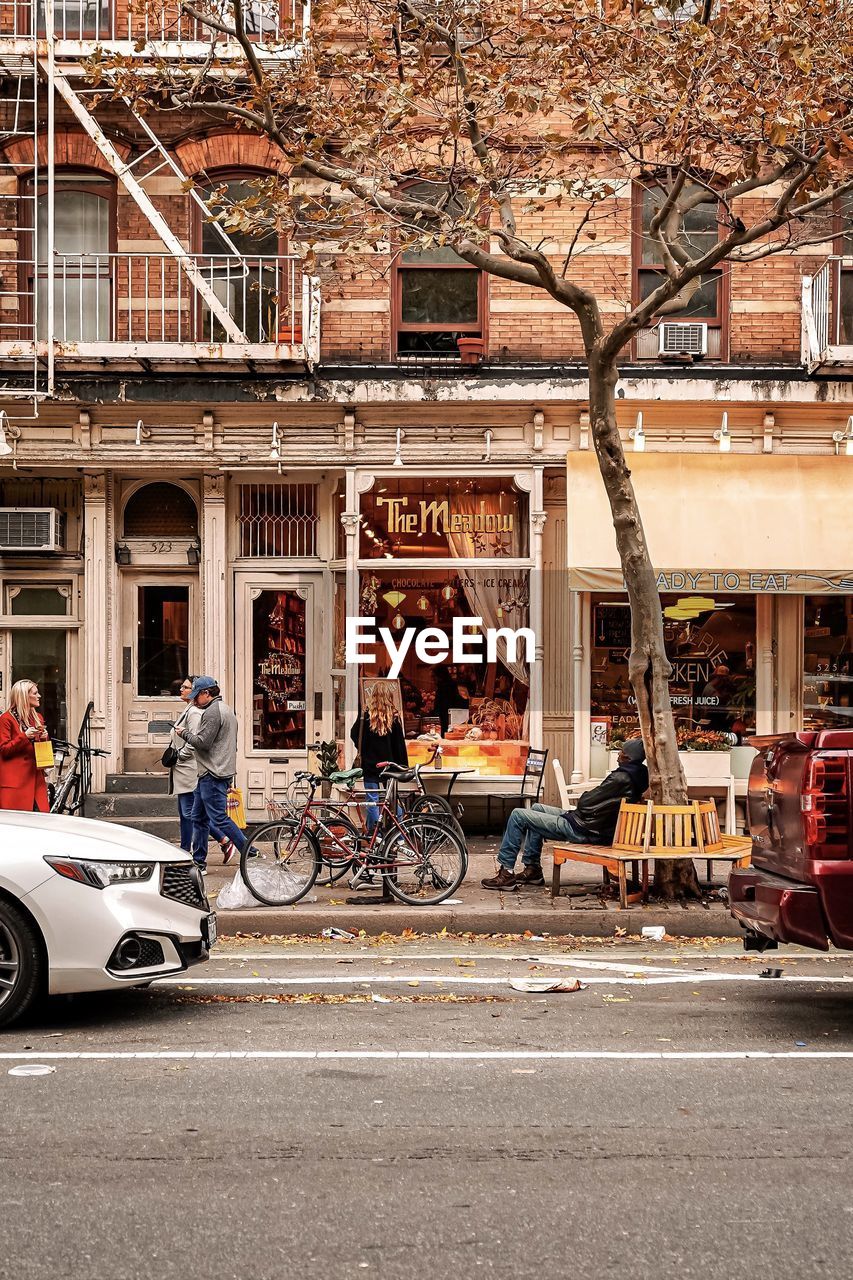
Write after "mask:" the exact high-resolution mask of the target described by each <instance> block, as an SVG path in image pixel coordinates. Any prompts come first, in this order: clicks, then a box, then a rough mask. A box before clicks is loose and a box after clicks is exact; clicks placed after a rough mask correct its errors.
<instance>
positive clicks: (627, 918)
mask: <svg viewBox="0 0 853 1280" xmlns="http://www.w3.org/2000/svg"><path fill="white" fill-rule="evenodd" d="M217 925H218V929H219V936H220V937H222V938H225V937H233V935H234V934H236V933H243V934H259V935H277V936H284V937H287V936H299V935H303V936H304V935H319V934H321V933H322V931H323V930H324V929H328V928H329V927H330V926H333V927H335V928H337V929H345V930H347V931H348V932H349V933H355V934H357V933H359V932H360V931H361V930H363V931H364V932H365V933H366V934H369V935H371V936H375V935H377V934H380V933H390V934H396V935H399V934H401V933H402V932H403V930H404V929H411V930H413V931H414V932H416V933H427V934H435V933H440V932H441V931H442V929H446V930H447V932H448V933H449V934H460V933H473V934H523V933H525V932H529V933H532V934H536V935H545V934H548V935H550V936H551V937H572V936H578V937H586V938H613V937H615V936H616V930H617V929H619V930H622V929H624V930H626V931H627V932H628V933H629V934H639V932H640V930H641V928H642V927H643V926H644V925H663V926H664V928H665V929H666V931H667V933H668V934H669V936H670V937H674V938H708V937H715V938H740V937H742V936H743V934H742V931H741V929H740V926H739V925H738V924H737V923H736V921H735V920H733V919H732V917H731V916H730V915H729V913H728V911H724V910H721V909H720V908H719V907H718V908H717V909H714V908H705V907H700V906H688V907H680V906H677V905H675V906H672V907H645V908H643V909H642V910H639V911H632V910H631V909H630V908H629V909H628V910H627V911H622V910H620V909H619V908H615V909H610V908H607V907H605V908H604V909H599V910H594V909H593V910H589V909H584V908H583V907H578V908H576V909H575V910H571V909H569V910H564V911H554V910H553V909H542V908H536V907H531V908H529V909H527V910H524V911H500V910H495V911H492V910H489V909H488V908H487V909H484V910H477V911H471V910H468V911H465V910H462V911H453V910H451V911H448V910H442V908H441V907H420V908H418V907H405V906H402V905H400V906H397V905H390V906H387V907H386V906H381V907H367V906H365V907H358V906H353V907H350V908H348V909H342V908H337V909H334V910H331V911H330V910H329V909H328V907H326V908H317V909H311V908H305V907H302V908H300V907H298V906H294V907H291V908H287V907H283V908H282V907H279V908H265V907H258V908H250V909H249V910H245V909H238V910H235V911H220V912H218V913H217ZM620 936H623V935H620Z"/></svg>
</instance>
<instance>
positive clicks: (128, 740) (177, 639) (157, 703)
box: [122, 574, 215, 772]
mask: <svg viewBox="0 0 853 1280" xmlns="http://www.w3.org/2000/svg"><path fill="white" fill-rule="evenodd" d="M195 589H196V584H195V581H194V580H193V579H190V578H185V577H178V576H175V577H172V576H169V577H166V576H165V575H164V576H161V577H157V578H155V577H149V576H146V577H139V576H137V575H135V574H129V575H127V576H126V577H125V578H124V581H123V587H122V590H123V610H122V616H123V620H124V622H123V634H122V688H123V691H124V697H123V705H124V756H125V769H126V770H128V771H129V772H136V771H142V772H145V771H147V770H148V769H151V768H155V767H156V766H157V765H158V762H159V759H160V756H161V755H162V753H163V747H164V746H165V744H166V742H167V741H168V734H169V727H170V723H171V722H172V721H174V719H175V718H176V716H177V714H178V713H179V711H180V709H181V706H182V703H181V700H180V686H181V681H182V680H183V679H184V677H185V676H187V675H195V674H198V673H197V672H196V671H195V670H194V666H193V663H194V660H195V645H196V636H195V631H196V628H195V609H194V597H195ZM213 674H215V673H213Z"/></svg>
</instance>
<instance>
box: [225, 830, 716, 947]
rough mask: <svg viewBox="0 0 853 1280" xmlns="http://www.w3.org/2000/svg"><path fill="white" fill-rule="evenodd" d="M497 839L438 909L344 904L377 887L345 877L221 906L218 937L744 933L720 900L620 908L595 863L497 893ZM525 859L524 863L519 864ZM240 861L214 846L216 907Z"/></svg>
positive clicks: (473, 853) (475, 850) (474, 856)
mask: <svg viewBox="0 0 853 1280" xmlns="http://www.w3.org/2000/svg"><path fill="white" fill-rule="evenodd" d="M497 848H498V839H497V837H495V836H492V837H484V836H474V837H472V838H471V839H470V840H469V853H470V860H469V867H468V875H467V877H466V878H465V881H464V882H463V884H462V885H461V887H460V888H459V890H458V891H457V892H456V893H455V894H454V895H453V900H452V901H450V902H447V903H442V904H441V905H440V906H438V907H408V906H406V905H405V904H404V903H402V902H391V903H388V904H387V905H386V904H381V905H376V906H371V905H365V904H362V903H361V902H357V903H355V904H354V905H351V904H350V903H348V902H346V899H347V898H350V897H352V898H365V897H366V898H371V897H376V896H378V893H379V890H378V889H373V890H362V891H361V892H360V893H352V892H351V891H350V889H349V887H348V885H347V881H346V879H344V880H342V881H339V882H338V883H337V884H335V885H333V886H331V888H315V889H312V891H311V893H310V894H309V895H308V898H309V899H311V898H314V899H315V901H308V900H305V899H303V900H302V901H301V902H298V903H297V904H296V905H295V906H292V907H277V908H273V907H264V906H261V905H260V904H258V906H257V907H252V908H248V909H241V910H236V911H221V912H220V913H219V915H218V927H219V932H220V935H222V936H228V935H233V934H235V933H259V934H319V933H320V932H321V931H322V930H323V929H327V928H329V927H335V928H338V929H344V930H346V931H347V932H349V933H358V932H359V930H361V929H363V930H364V931H365V932H366V933H368V934H379V933H392V934H400V933H402V932H403V930H404V929H414V930H415V931H416V932H418V933H440V932H441V930H442V929H447V932H448V933H477V934H488V933H525V932H530V933H532V934H534V935H537V936H540V935H544V934H550V935H551V936H562V935H566V934H578V935H583V936H585V937H601V938H607V937H613V936H614V935H615V933H616V930H617V929H619V930H622V929H624V930H625V931H626V932H627V933H628V934H636V933H639V932H640V929H641V928H642V926H643V925H663V926H664V927H665V928H666V931H667V933H669V934H670V935H672V936H677V937H685V938H700V937H718V938H737V937H740V936H741V931H740V929H739V928H738V926H737V925H736V924H735V922H734V920H733V919H732V918H731V916H730V915H729V912H728V908H727V907H726V906H725V905H724V903H722V902H720V901H719V899H718V898H716V896H715V897H713V898H709V899H708V900H707V901H704V902H696V903H691V904H689V905H688V906H681V905H680V904H678V903H671V904H668V905H667V904H659V903H654V902H651V903H649V904H648V906H641V905H638V906H636V907H631V908H629V909H628V910H627V911H622V910H620V908H619V904H618V901H617V900H616V899H615V898H606V897H604V895H603V893H602V885H601V872H600V871H599V869H598V868H597V867H591V866H590V867H587V866H583V865H582V864H578V865H576V866H572V867H570V868H569V867H564V868H563V885H562V893H561V896H560V897H559V898H558V899H556V901H552V899H551V891H550V884H546V885H545V887H544V888H538V889H527V890H524V891H519V892H514V893H495V892H490V891H489V890H487V889H483V888H482V887H481V885H480V881H481V880H482V879H483V878H484V877H486V876H490V875H493V874H494V871H495V867H496V863H495V854H496V853H497ZM519 865H520V863H519ZM237 866H238V864H236V863H235V862H234V861H232V863H231V865H230V866H228V867H223V866H222V865H221V860H220V856H219V854H218V853H214V852H213V850H212V846H211V855H210V860H209V861H208V875H207V889H208V895H209V897H210V899H211V904H212V906H213V907H214V908H215V907H216V901H215V896H216V894H217V893H218V892H219V889H220V888H221V887H222V885H223V884H224V883H225V882H226V881H227V880H231V879H232V878H233V876H234V875H235V873H236V870H237ZM543 868H544V871H545V877H546V880H548V878H549V877H550V874H551V860H550V858H549V857H548V851H547V846H546V850H545V857H544V860H543ZM718 870H719V874H718V876H717V877H716V878H715V884H717V885H722V884H723V883H724V882H725V880H724V877H725V868H724V867H722V866H720V867H719V869H718Z"/></svg>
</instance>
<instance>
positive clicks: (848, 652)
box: [803, 596, 853, 729]
mask: <svg viewBox="0 0 853 1280" xmlns="http://www.w3.org/2000/svg"><path fill="white" fill-rule="evenodd" d="M851 603H853V597H850V596H806V597H805V600H804V602H803V609H804V616H803V726H804V728H806V729H819V728H827V729H829V728H834V729H842V728H849V727H850V725H851V723H853V609H851Z"/></svg>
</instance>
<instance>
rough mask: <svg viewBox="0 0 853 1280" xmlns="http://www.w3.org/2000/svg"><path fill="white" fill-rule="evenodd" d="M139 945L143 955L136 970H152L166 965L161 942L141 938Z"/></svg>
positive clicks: (135, 966) (136, 965) (135, 967)
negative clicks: (157, 966) (159, 965)
mask: <svg viewBox="0 0 853 1280" xmlns="http://www.w3.org/2000/svg"><path fill="white" fill-rule="evenodd" d="M139 945H140V947H141V948H142V954H141V955H140V957H139V959H138V960H137V962H136V964H135V965H134V966H133V967H134V969H152V968H153V967H154V965H157V964H165V957H164V955H163V948H162V947H161V946H160V943H159V942H155V941H154V939H153V938H140V939H139Z"/></svg>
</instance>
